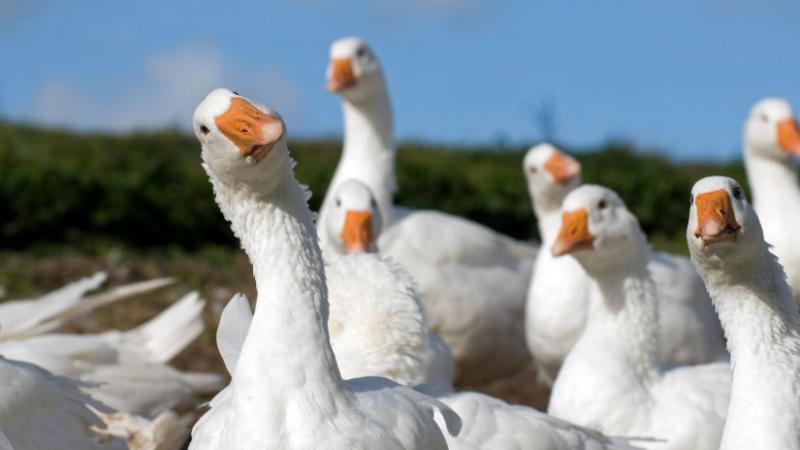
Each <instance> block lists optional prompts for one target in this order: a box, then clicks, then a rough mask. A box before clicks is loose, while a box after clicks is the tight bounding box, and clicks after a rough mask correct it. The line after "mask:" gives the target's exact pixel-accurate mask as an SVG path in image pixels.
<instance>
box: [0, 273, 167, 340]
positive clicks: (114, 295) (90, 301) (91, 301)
mask: <svg viewBox="0 0 800 450" xmlns="http://www.w3.org/2000/svg"><path fill="white" fill-rule="evenodd" d="M103 276H104V277H105V274H103ZM174 282H175V280H174V279H172V278H157V279H155V280H147V281H140V282H137V283H130V284H126V285H123V286H118V287H116V288H114V289H111V290H109V291H106V292H103V293H102V294H97V295H93V296H90V297H86V298H84V299H82V300H81V301H79V302H77V303H75V304H73V305H72V306H70V307H69V308H67V309H64V310H62V311H61V312H60V313H59V314H58V315H56V316H55V317H51V318H49V320H47V321H43V322H41V323H38V324H36V325H35V326H31V327H28V328H27V329H25V330H20V331H19V332H17V333H14V334H13V335H10V336H7V335H5V334H3V335H2V339H6V338H9V337H13V338H15V339H18V338H23V337H30V336H38V335H40V334H44V333H49V332H52V331H55V330H57V329H59V328H61V327H62V326H64V324H66V323H67V322H69V321H71V320H73V319H76V318H78V317H80V316H83V315H85V314H88V313H90V312H91V311H93V310H95V309H97V308H99V307H101V306H105V305H110V304H112V303H115V302H118V301H120V300H125V299H128V298H130V297H133V296H134V295H139V294H143V293H145V292H150V291H152V290H155V289H159V288H162V287H164V286H167V285H170V284H172V283H174Z"/></svg>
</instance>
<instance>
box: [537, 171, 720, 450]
mask: <svg viewBox="0 0 800 450" xmlns="http://www.w3.org/2000/svg"><path fill="white" fill-rule="evenodd" d="M562 211H563V214H562V226H561V230H560V232H559V236H558V238H557V239H556V241H555V243H554V244H553V247H552V249H551V251H552V252H553V254H554V255H556V256H559V257H574V258H575V259H576V260H577V261H578V262H579V263H580V264H581V266H582V267H583V268H584V270H585V271H586V273H587V274H588V275H589V276H590V278H591V280H592V282H591V285H590V307H589V313H588V319H587V323H586V327H585V329H584V331H583V334H582V335H581V337H580V338H579V339H578V342H577V343H576V344H575V346H574V347H573V348H572V350H571V351H570V353H569V354H568V355H567V358H566V359H565V360H564V364H563V365H562V366H561V370H560V371H559V373H558V376H557V378H556V380H555V383H554V385H553V390H552V393H551V397H550V404H549V407H548V412H549V413H551V414H552V415H554V416H556V417H559V418H561V419H564V420H569V421H570V422H573V423H576V424H580V425H584V426H592V427H596V428H598V429H599V430H601V431H603V432H604V433H607V434H612V435H627V436H647V437H651V438H653V439H656V440H660V441H661V442H658V441H654V442H649V443H645V444H643V446H645V447H647V448H658V449H686V450H688V449H694V450H701V449H716V448H718V446H719V442H720V436H721V434H722V427H723V424H724V420H725V413H726V410H727V404H728V398H729V392H730V377H729V374H728V371H729V370H730V367H729V365H728V364H727V363H711V364H704V365H697V366H688V367H673V368H670V369H666V368H665V367H664V366H663V365H662V364H661V362H660V361H659V359H658V339H659V334H658V327H657V326H656V324H657V323H658V312H659V311H658V307H657V306H658V305H657V303H656V300H655V298H654V296H655V289H654V286H653V281H652V277H651V275H650V271H649V270H648V268H647V261H648V260H649V259H650V256H649V248H648V246H647V241H646V238H645V236H644V233H643V232H642V231H641V229H640V228H639V224H638V221H637V220H636V218H635V217H634V216H633V215H632V214H631V213H630V212H629V211H628V210H627V209H626V207H625V204H624V203H623V202H622V200H621V199H620V198H619V197H618V196H617V195H616V194H615V193H614V192H612V191H610V190H608V189H606V188H601V187H598V186H591V185H585V186H582V187H580V188H577V189H575V190H574V191H573V192H571V193H570V194H569V195H568V196H567V197H566V198H565V200H564V203H563V205H562ZM566 254H570V255H572V256H561V255H566Z"/></svg>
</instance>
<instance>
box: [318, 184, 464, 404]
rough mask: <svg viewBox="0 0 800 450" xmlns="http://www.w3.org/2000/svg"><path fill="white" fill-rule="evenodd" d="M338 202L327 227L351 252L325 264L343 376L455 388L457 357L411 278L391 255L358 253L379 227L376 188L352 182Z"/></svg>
mask: <svg viewBox="0 0 800 450" xmlns="http://www.w3.org/2000/svg"><path fill="white" fill-rule="evenodd" d="M335 199H336V202H335V206H334V211H333V215H332V217H333V218H334V220H332V221H330V222H329V226H328V227H327V230H328V233H329V235H330V236H331V242H332V243H333V245H336V246H340V247H341V248H343V249H347V251H348V252H350V253H349V254H347V255H345V256H341V257H339V258H338V259H336V260H335V261H334V262H333V263H331V264H329V265H328V266H327V267H326V273H327V275H328V298H329V301H330V310H331V311H330V317H329V319H328V328H329V331H330V334H331V345H332V346H333V352H334V354H335V355H336V361H337V362H338V363H339V370H340V372H341V373H342V376H343V377H344V378H345V379H347V378H357V377H361V376H367V375H372V376H381V377H385V378H389V379H391V380H393V381H395V382H397V383H400V384H403V385H406V386H414V385H418V384H433V385H437V386H438V387H439V388H440V389H442V390H444V391H447V390H451V389H452V381H453V356H452V354H451V353H450V349H449V348H448V347H447V344H445V343H444V341H443V340H442V339H441V338H440V337H439V335H437V334H436V333H434V332H432V331H430V330H429V329H428V325H427V320H426V317H425V305H424V304H423V302H422V299H421V298H420V295H419V293H418V292H417V289H416V286H415V284H414V282H413V281H412V280H411V277H410V276H409V275H408V273H407V272H406V271H405V270H403V269H402V268H401V267H400V266H399V265H398V264H396V263H395V262H394V261H392V260H391V259H390V258H387V257H384V256H380V255H376V254H371V255H365V254H363V253H361V252H362V251H372V252H374V251H375V236H377V235H379V234H380V232H381V224H382V222H381V219H380V214H379V211H377V202H376V201H375V197H374V196H373V194H372V191H371V190H370V189H369V187H368V186H367V185H365V184H364V183H362V182H360V181H358V180H352V179H351V180H347V181H345V182H344V183H342V185H341V186H339V188H338V192H337V195H336V197H335ZM354 273H357V274H358V277H353V276H352V274H354ZM386 330H403V331H407V332H406V333H387V332H386ZM398 355H399V356H398ZM400 356H401V357H400Z"/></svg>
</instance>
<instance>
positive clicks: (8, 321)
mask: <svg viewBox="0 0 800 450" xmlns="http://www.w3.org/2000/svg"><path fill="white" fill-rule="evenodd" d="M106 278H107V276H106V273H105V272H98V273H96V274H94V275H92V276H91V277H86V278H82V279H80V280H78V281H75V282H72V283H70V284H68V285H66V286H64V287H61V288H59V289H57V290H55V291H52V292H50V293H47V294H45V295H43V296H41V297H39V298H37V299H31V300H16V301H14V300H12V301H10V302H7V303H4V304H3V305H2V306H0V317H2V322H0V329H1V331H0V339H11V338H18V337H27V336H35V335H36V334H39V333H38V332H37V330H39V329H41V328H43V324H46V323H50V322H55V321H57V320H58V318H59V317H60V316H61V315H63V314H64V313H65V312H66V311H69V310H70V309H71V308H74V307H75V306H76V305H78V304H80V302H81V301H82V299H83V296H84V295H86V293H87V292H89V291H93V290H95V289H97V288H98V287H100V285H102V284H103V283H104V282H105V281H106ZM46 331H49V330H46Z"/></svg>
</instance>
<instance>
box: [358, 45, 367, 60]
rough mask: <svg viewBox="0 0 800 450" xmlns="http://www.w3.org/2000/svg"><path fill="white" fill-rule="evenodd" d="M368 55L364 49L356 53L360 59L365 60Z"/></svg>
mask: <svg viewBox="0 0 800 450" xmlns="http://www.w3.org/2000/svg"><path fill="white" fill-rule="evenodd" d="M366 54H367V50H366V49H365V48H364V47H361V48H359V49H358V50H357V51H356V56H358V57H359V58H363V57H364V56H365V55H366Z"/></svg>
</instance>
